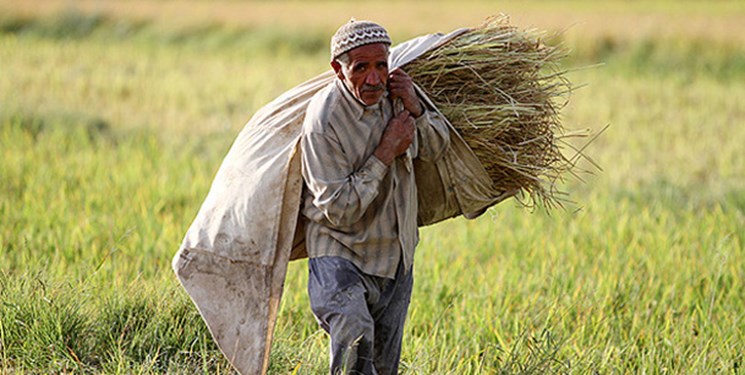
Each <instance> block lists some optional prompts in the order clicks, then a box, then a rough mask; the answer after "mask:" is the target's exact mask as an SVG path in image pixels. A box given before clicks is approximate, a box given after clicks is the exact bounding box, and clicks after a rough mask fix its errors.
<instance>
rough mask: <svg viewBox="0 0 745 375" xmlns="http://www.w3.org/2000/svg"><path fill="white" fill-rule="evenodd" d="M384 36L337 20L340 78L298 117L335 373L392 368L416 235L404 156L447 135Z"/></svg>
mask: <svg viewBox="0 0 745 375" xmlns="http://www.w3.org/2000/svg"><path fill="white" fill-rule="evenodd" d="M390 44H391V39H390V37H389V36H388V32H387V31H386V30H385V29H384V28H383V27H381V26H380V25H378V24H375V23H373V22H369V21H354V20H352V21H350V22H349V23H347V24H345V25H343V26H342V27H341V28H339V30H338V31H337V32H336V34H334V36H333V37H332V39H331V58H332V61H331V66H332V67H333V69H334V72H335V73H336V76H337V79H335V80H334V82H332V83H331V84H329V85H328V86H327V87H325V88H324V89H322V90H321V91H320V92H319V93H317V94H316V95H315V97H313V99H312V100H311V102H310V105H309V107H308V111H307V113H306V117H305V122H304V124H303V135H302V139H301V150H302V164H303V166H302V173H303V178H304V180H305V184H306V187H307V188H306V189H305V191H304V196H303V200H304V205H303V209H302V212H303V215H304V216H305V217H306V218H307V219H308V223H307V226H306V228H307V229H306V245H307V248H308V255H309V257H310V260H309V263H308V267H309V281H308V293H309V296H310V303H311V308H312V310H313V313H314V314H315V316H316V318H317V319H318V322H319V323H320V325H321V327H323V329H324V330H326V331H327V332H328V333H329V334H330V336H331V364H330V369H331V373H332V374H337V373H341V372H344V373H362V374H395V373H396V372H397V369H398V363H399V357H400V353H401V338H402V335H403V325H404V320H405V319H406V311H407V309H408V306H409V300H410V296H411V287H412V262H413V259H414V248H415V246H416V244H417V242H418V240H419V238H418V230H417V191H416V185H415V181H414V169H413V168H414V166H413V163H412V158H422V159H425V160H432V161H433V160H436V159H437V158H439V157H440V156H441V155H442V154H443V153H444V151H445V149H446V148H447V146H448V142H449V137H448V128H447V126H446V124H445V122H444V121H443V119H442V118H441V117H440V115H439V114H437V113H436V112H434V111H432V110H429V109H428V108H426V106H425V105H424V103H423V102H422V101H420V100H419V98H418V97H417V95H416V92H415V90H414V86H413V83H412V80H411V78H410V77H409V76H408V75H407V74H406V73H405V72H404V71H403V70H401V69H394V70H392V71H390V72H389V70H388V54H389V52H388V49H389V46H390ZM394 108H397V109H394Z"/></svg>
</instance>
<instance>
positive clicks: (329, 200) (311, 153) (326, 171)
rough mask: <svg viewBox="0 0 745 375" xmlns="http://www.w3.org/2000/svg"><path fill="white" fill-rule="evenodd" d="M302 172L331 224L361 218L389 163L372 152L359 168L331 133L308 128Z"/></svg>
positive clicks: (373, 196)
mask: <svg viewBox="0 0 745 375" xmlns="http://www.w3.org/2000/svg"><path fill="white" fill-rule="evenodd" d="M300 142H301V157H302V173H303V178H304V179H305V183H306V185H307V187H308V190H310V192H311V193H312V194H313V205H315V206H316V207H318V209H319V210H320V211H321V212H322V213H323V214H324V216H325V217H326V219H327V220H328V221H329V222H330V223H331V224H332V225H334V226H337V227H345V226H349V225H351V224H354V223H356V222H357V221H359V220H360V218H361V217H362V215H364V213H365V211H367V208H368V206H369V205H370V203H372V201H373V200H374V199H375V197H376V196H377V195H378V188H379V186H380V182H381V181H382V179H383V177H384V176H385V173H386V172H387V170H388V167H387V166H386V165H385V164H384V163H383V162H382V161H380V160H379V159H378V158H377V157H375V156H374V155H371V156H370V158H368V159H367V161H366V162H365V164H363V165H362V167H361V168H359V169H358V170H354V169H353V166H352V165H351V163H350V162H349V161H348V160H347V158H346V155H344V152H343V150H342V149H341V145H340V144H339V142H338V141H337V140H336V139H334V137H333V136H332V135H331V134H326V133H314V132H310V133H307V134H304V135H303V137H302V139H301V141H300Z"/></svg>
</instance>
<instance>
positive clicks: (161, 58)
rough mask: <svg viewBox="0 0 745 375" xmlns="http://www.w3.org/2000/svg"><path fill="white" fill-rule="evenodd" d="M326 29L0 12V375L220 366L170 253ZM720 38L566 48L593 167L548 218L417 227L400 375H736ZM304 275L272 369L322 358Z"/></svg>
mask: <svg viewBox="0 0 745 375" xmlns="http://www.w3.org/2000/svg"><path fill="white" fill-rule="evenodd" d="M578 4H580V5H582V6H589V5H587V3H583V2H579V3H578ZM662 4H666V3H664V2H663V3H662ZM298 6H299V5H298ZM650 7H651V9H652V10H649V11H650V12H652V11H655V10H654V9H656V8H655V7H654V6H650ZM723 7H724V8H725V9H727V10H728V12H729V11H731V9H730V8H731V7H732V4H731V3H726V5H724V6H723ZM696 9H698V8H696ZM717 9H719V8H717V7H716V6H713V7H712V11H711V17H714V19H716V17H724V16H725V15H726V14H727V12H723V11H721V9H719V10H717ZM738 9H739V8H738ZM635 11H637V12H640V13H644V11H645V10H641V9H637V10H635ZM697 11H698V10H697ZM608 17H609V18H611V19H612V18H613V14H609V15H608ZM412 27H413V26H412ZM417 27H419V28H426V25H424V26H423V25H419V26H417ZM332 28H333V26H329V25H319V27H318V29H314V30H311V31H309V32H307V33H303V34H299V33H297V32H295V31H292V30H290V31H287V30H284V29H282V28H273V27H264V26H261V27H254V26H247V27H244V28H241V27H236V26H229V25H228V26H223V25H222V24H220V23H212V22H210V23H203V24H196V25H192V26H182V27H178V28H174V27H165V26H162V25H161V24H159V23H157V22H154V21H149V20H132V19H129V18H117V17H113V16H109V15H97V14H93V15H90V14H81V13H75V12H70V13H64V14H60V15H53V16H34V15H24V16H13V15H5V16H4V18H2V20H0V154H1V155H2V157H1V158H0V181H2V184H0V301H1V304H0V363H1V364H0V373H70V372H74V373H228V372H229V371H230V370H229V365H228V364H227V362H226V361H225V359H224V358H222V356H221V355H220V354H219V352H218V351H217V349H216V347H215V345H214V344H213V343H212V341H211V339H210V338H209V333H208V332H207V331H206V328H205V326H204V324H203V323H202V321H201V318H200V317H199V315H198V313H197V311H196V309H195V308H194V307H193V306H192V304H191V302H190V301H189V299H188V297H187V296H186V295H185V293H184V292H183V291H182V290H181V288H180V287H179V286H178V284H177V282H176V280H175V277H174V276H173V274H172V272H171V270H170V260H171V257H172V256H173V254H174V253H175V251H176V249H177V248H178V245H179V243H180V241H181V239H182V236H183V235H184V233H185V231H186V229H187V228H188V225H189V224H190V222H191V220H192V219H193V217H194V215H195V214H196V212H197V210H198V208H199V206H200V204H201V201H202V199H203V198H204V197H205V195H206V193H207V191H208V189H209V185H210V183H211V180H212V178H213V176H214V173H215V172H216V170H217V167H218V166H219V164H220V162H221V160H222V158H223V156H224V155H225V153H226V152H227V150H228V148H229V147H230V144H231V142H232V141H233V139H234V138H235V136H236V135H237V133H238V131H239V130H240V129H241V128H242V126H243V124H244V123H245V122H246V121H247V120H248V118H249V117H250V116H251V114H252V113H253V112H255V111H256V110H257V109H258V108H259V107H260V106H262V105H263V104H265V103H267V102H268V101H269V100H271V99H273V98H274V97H275V96H277V95H278V94H280V93H281V92H283V91H284V90H286V89H288V88H290V87H292V86H294V85H295V84H297V83H299V82H301V81H303V80H305V79H307V78H310V77H312V76H314V75H316V74H318V73H319V72H321V71H323V70H325V69H327V62H326V59H327V57H326V53H327V52H326V46H325V43H326V41H325V40H326V33H327V32H328V30H329V29H332ZM432 29H433V30H437V29H438V28H437V27H432ZM736 41H737V39H732V40H729V41H728V40H717V41H712V40H709V39H706V38H705V37H696V38H693V37H686V36H684V35H682V36H669V35H666V36H661V37H660V38H653V37H644V38H640V39H634V38H629V39H623V38H619V37H618V36H609V35H607V34H604V33H600V32H599V33H598V34H597V36H595V35H586V36H585V37H584V38H579V39H577V38H568V39H567V40H566V43H568V44H569V47H570V48H571V49H572V50H573V51H574V52H573V55H572V58H571V59H570V60H568V61H567V62H566V66H567V67H568V68H578V67H584V66H588V65H591V64H595V63H598V62H602V63H603V65H602V66H600V67H594V68H587V69H580V70H577V71H575V72H572V73H571V75H570V78H571V80H572V81H573V82H574V83H575V84H577V85H584V84H586V85H587V86H586V87H583V88H581V89H579V90H577V91H576V92H575V93H574V95H573V96H572V98H571V100H570V104H569V106H568V107H566V108H565V110H564V112H563V113H564V121H565V124H566V126H567V127H568V128H570V129H583V128H588V127H589V128H592V129H594V130H596V131H597V130H599V129H600V128H602V127H603V126H605V125H606V124H609V125H610V127H609V128H608V130H607V131H606V132H605V133H604V134H603V135H602V136H601V137H600V138H598V139H597V140H596V141H595V142H594V143H593V144H592V145H591V146H590V147H589V149H588V150H587V153H588V154H589V155H591V156H592V157H593V159H594V160H595V161H596V162H597V163H598V164H599V165H600V166H601V167H602V168H603V170H602V171H597V170H596V171H595V174H593V175H584V176H583V177H584V178H585V180H586V181H585V182H584V183H581V182H578V181H576V180H570V181H567V182H566V183H565V184H564V185H563V187H564V190H566V191H568V192H570V194H571V195H570V198H572V199H573V200H575V201H576V202H577V203H576V204H575V205H572V206H569V207H568V209H567V210H566V211H556V212H553V213H552V214H551V215H547V214H545V213H544V212H542V211H540V210H539V211H537V212H533V213H531V212H529V211H527V210H524V209H521V208H519V207H517V205H515V204H514V203H512V202H511V201H508V202H505V203H502V204H501V205H499V206H497V207H495V208H494V209H492V210H490V211H489V212H488V213H487V214H486V215H485V216H484V217H482V218H479V219H478V220H475V221H467V220H463V219H457V220H450V221H447V222H444V223H441V224H438V225H436V226H433V227H427V228H423V229H422V233H421V237H422V241H421V244H420V246H419V248H418V250H417V251H418V252H417V259H416V261H415V274H416V278H415V289H414V294H413V299H412V303H411V308H410V311H409V320H408V323H407V326H406V334H405V338H404V349H403V355H402V366H401V369H402V371H403V372H404V373H407V374H427V373H436V374H462V373H465V374H477V373H484V374H487V373H488V374H491V373H504V374H513V373H546V372H565V373H582V374H584V373H593V372H597V373H601V374H611V373H654V374H663V373H717V372H718V373H731V374H735V373H741V372H742V371H743V370H742V367H743V365H745V363H743V362H744V360H745V358H743V353H744V352H745V293H743V290H745V285H743V280H745V261H743V259H745V252H744V251H743V249H744V248H745V230H743V228H745V190H743V189H744V188H743V187H744V186H745V158H743V157H742V147H741V145H742V144H745V128H743V127H742V126H741V124H742V123H743V122H745V104H743V101H742V98H743V97H745V84H743V83H742V82H745V63H743V56H745V50H743V47H742V44H738V43H737V42H736ZM305 267H306V262H305V261H298V262H293V263H291V265H290V269H289V272H288V279H287V282H286V289H285V295H284V298H283V301H282V306H281V311H280V316H279V319H278V322H277V330H276V337H275V341H274V346H273V350H272V357H271V364H270V372H271V373H273V374H284V373H291V372H293V371H295V370H297V372H298V373H301V374H305V373H323V372H324V369H325V366H326V361H327V345H328V343H327V340H328V339H327V337H326V336H325V334H323V333H322V332H321V331H320V329H319V328H318V327H317V325H316V323H315V320H314V318H313V317H312V314H311V312H310V307H309V304H308V301H307V295H306V291H305V290H306V289H305V288H306V277H307V270H306V268H305Z"/></svg>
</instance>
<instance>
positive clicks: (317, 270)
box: [308, 257, 377, 375]
mask: <svg viewBox="0 0 745 375" xmlns="http://www.w3.org/2000/svg"><path fill="white" fill-rule="evenodd" d="M308 266H309V278H308V295H309V297H310V305H311V309H312V310H313V314H314V315H315V316H316V319H318V322H319V323H320V325H321V327H322V328H323V329H324V330H326V332H328V333H329V335H330V336H331V364H330V370H331V373H332V374H334V375H336V374H340V373H350V374H377V372H376V371H375V368H374V365H373V358H374V347H373V346H374V334H375V332H374V331H375V323H374V321H373V318H372V316H371V315H370V311H369V309H368V306H367V301H366V287H365V285H364V284H365V283H364V281H363V280H362V276H361V273H360V272H359V270H357V268H356V267H354V265H353V264H351V262H348V261H345V260H344V259H341V258H336V257H322V258H313V259H310V260H309V262H308Z"/></svg>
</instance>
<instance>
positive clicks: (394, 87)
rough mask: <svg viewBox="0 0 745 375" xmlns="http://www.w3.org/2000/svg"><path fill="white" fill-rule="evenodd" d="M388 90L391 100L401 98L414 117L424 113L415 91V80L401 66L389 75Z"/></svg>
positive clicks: (405, 107)
mask: <svg viewBox="0 0 745 375" xmlns="http://www.w3.org/2000/svg"><path fill="white" fill-rule="evenodd" d="M388 92H389V93H390V97H391V100H395V99H397V98H401V101H402V102H403V105H404V109H406V110H407V111H409V113H410V114H411V115H412V116H414V118H416V117H419V116H421V115H422V112H423V108H422V105H421V103H419V98H418V97H417V96H416V91H414V81H413V80H412V79H411V77H409V75H408V74H406V72H404V71H403V70H402V69H401V68H396V69H393V70H392V71H391V72H390V74H389V75H388Z"/></svg>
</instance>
